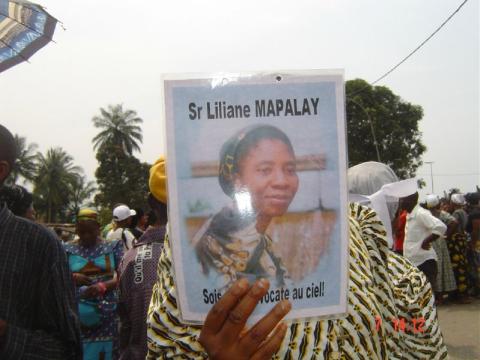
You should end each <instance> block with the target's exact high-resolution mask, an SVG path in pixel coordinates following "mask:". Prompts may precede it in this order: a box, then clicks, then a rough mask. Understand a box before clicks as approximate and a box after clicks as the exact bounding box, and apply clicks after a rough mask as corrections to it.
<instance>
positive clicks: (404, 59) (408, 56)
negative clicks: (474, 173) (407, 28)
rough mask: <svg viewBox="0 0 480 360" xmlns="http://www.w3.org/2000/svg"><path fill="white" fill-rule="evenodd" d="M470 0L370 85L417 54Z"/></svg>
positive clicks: (464, 2) (465, 1)
mask: <svg viewBox="0 0 480 360" xmlns="http://www.w3.org/2000/svg"><path fill="white" fill-rule="evenodd" d="M467 1H468V0H464V1H463V2H462V3H461V4H460V6H459V7H458V8H457V9H456V10H455V11H454V12H453V13H452V14H450V16H449V17H447V19H446V20H445V21H444V22H443V23H441V24H440V26H439V27H437V28H436V29H435V31H434V32H433V33H432V34H430V36H428V37H427V38H426V39H425V40H423V41H422V42H421V43H420V45H418V46H417V47H416V48H415V49H413V50H412V51H411V52H410V53H409V54H408V55H407V56H405V57H404V58H403V59H402V60H400V62H399V63H398V64H396V65H395V66H393V67H392V68H391V69H390V70H388V71H387V72H386V73H385V74H383V75H382V76H380V77H379V78H378V79H377V80H375V81H374V82H372V83H371V84H370V85H369V86H371V85H375V84H376V83H377V82H379V81H380V80H382V79H384V78H386V77H387V76H388V75H390V74H391V73H392V72H393V71H395V70H396V69H397V68H398V67H399V66H400V65H402V64H403V63H404V62H405V61H407V60H408V58H410V57H411V56H412V55H413V54H415V53H416V52H417V51H418V50H420V48H421V47H422V46H423V45H425V44H426V43H427V42H428V41H429V40H430V39H431V38H433V37H434V36H435V35H436V34H437V33H438V32H439V31H440V29H442V28H443V27H444V26H445V25H446V24H447V23H448V22H449V21H450V20H451V19H452V18H453V17H454V16H455V15H456V14H457V13H458V12H459V11H460V9H461V8H462V7H463V6H464V5H465V4H466V3H467ZM367 87H368V86H365V87H364V88H362V89H360V90H358V91H356V92H354V93H353V94H351V96H354V95H356V94H358V93H359V92H362V91H363V90H365V89H366V88H367Z"/></svg>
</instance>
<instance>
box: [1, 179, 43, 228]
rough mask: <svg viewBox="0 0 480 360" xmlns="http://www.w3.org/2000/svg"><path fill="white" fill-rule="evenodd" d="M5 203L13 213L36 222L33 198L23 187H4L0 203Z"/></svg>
mask: <svg viewBox="0 0 480 360" xmlns="http://www.w3.org/2000/svg"><path fill="white" fill-rule="evenodd" d="M2 201H3V202H5V203H6V204H7V207H8V208H9V209H10V211H11V212H12V213H14V214H15V215H17V216H20V217H24V218H26V219H29V220H32V221H35V215H36V213H35V209H34V208H33V196H32V194H31V193H29V192H28V191H27V189H25V188H24V187H23V186H19V185H13V186H4V187H2V188H1V189H0V202H2Z"/></svg>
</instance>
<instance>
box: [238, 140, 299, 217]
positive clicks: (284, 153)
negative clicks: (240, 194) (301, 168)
mask: <svg viewBox="0 0 480 360" xmlns="http://www.w3.org/2000/svg"><path fill="white" fill-rule="evenodd" d="M235 185H236V189H237V190H238V191H245V190H246V191H248V192H249V193H250V197H251V201H252V206H253V208H254V209H255V211H256V212H257V214H259V215H262V216H267V217H275V216H281V215H283V214H284V213H285V212H286V211H287V209H288V206H289V205H290V203H291V202H292V200H293V198H294V196H295V194H296V192H297V190H298V175H297V171H296V165H295V157H294V155H293V154H292V152H291V151H290V148H289V147H288V146H287V145H286V144H285V143H283V142H282V141H281V140H278V139H263V140H260V141H259V142H258V143H257V145H256V146H255V147H253V148H252V149H250V151H249V152H248V153H247V154H246V155H245V157H244V158H243V159H242V160H241V161H240V163H239V174H237V179H236V182H235Z"/></svg>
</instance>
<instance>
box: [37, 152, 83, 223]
mask: <svg viewBox="0 0 480 360" xmlns="http://www.w3.org/2000/svg"><path fill="white" fill-rule="evenodd" d="M37 159H38V173H37V176H36V177H35V179H34V190H33V192H34V194H35V195H36V196H37V197H38V198H39V200H40V202H42V203H43V204H45V211H46V215H47V216H46V219H47V222H51V221H55V219H56V216H57V214H58V213H59V212H60V210H62V209H65V208H66V207H67V206H68V204H69V202H70V198H71V193H70V189H71V185H72V183H74V182H75V181H76V180H77V178H78V177H79V176H80V174H81V172H82V169H81V168H80V167H79V166H75V165H73V163H72V161H73V158H72V157H71V156H70V155H68V154H67V153H66V152H65V151H64V150H63V149H62V148H51V149H49V150H48V151H47V153H46V155H45V156H43V154H41V153H38V154H37Z"/></svg>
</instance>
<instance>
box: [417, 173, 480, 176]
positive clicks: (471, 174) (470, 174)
mask: <svg viewBox="0 0 480 360" xmlns="http://www.w3.org/2000/svg"><path fill="white" fill-rule="evenodd" d="M433 175H435V176H478V175H480V173H467V174H435V173H434V174H433ZM417 176H430V174H417Z"/></svg>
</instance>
